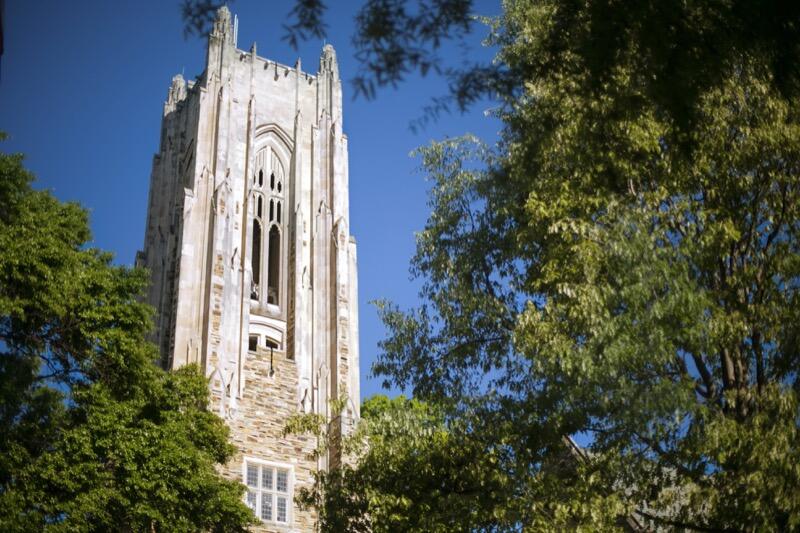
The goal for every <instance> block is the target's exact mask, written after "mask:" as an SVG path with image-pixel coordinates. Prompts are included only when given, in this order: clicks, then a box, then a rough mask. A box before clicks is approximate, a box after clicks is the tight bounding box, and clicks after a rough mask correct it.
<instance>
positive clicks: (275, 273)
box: [267, 226, 281, 305]
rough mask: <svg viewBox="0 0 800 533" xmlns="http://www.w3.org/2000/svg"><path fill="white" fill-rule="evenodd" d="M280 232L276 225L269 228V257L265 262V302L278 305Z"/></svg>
mask: <svg viewBox="0 0 800 533" xmlns="http://www.w3.org/2000/svg"><path fill="white" fill-rule="evenodd" d="M280 257H281V232H280V230H278V227H277V226H272V228H270V230H269V259H268V262H267V303H270V304H273V305H278V302H279V301H280V293H279V289H278V287H280V279H279V278H280V270H281V268H280V264H281V259H280Z"/></svg>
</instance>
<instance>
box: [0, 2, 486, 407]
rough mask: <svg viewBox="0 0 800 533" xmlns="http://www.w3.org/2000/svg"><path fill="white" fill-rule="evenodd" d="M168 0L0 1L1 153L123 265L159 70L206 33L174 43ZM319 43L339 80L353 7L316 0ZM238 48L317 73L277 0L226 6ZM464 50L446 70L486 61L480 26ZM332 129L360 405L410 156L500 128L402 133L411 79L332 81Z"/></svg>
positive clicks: (163, 77)
mask: <svg viewBox="0 0 800 533" xmlns="http://www.w3.org/2000/svg"><path fill="white" fill-rule="evenodd" d="M179 3H180V2H179V0H158V1H155V0H153V1H131V2H123V1H121V0H114V1H95V2H90V1H81V0H76V1H69V2H65V1H63V0H61V1H27V0H8V1H7V2H6V6H5V17H4V19H5V28H4V33H5V53H4V54H3V57H2V70H1V72H0V130H4V131H6V132H7V133H8V134H9V135H10V137H11V138H10V140H9V141H7V142H5V143H3V147H2V149H3V151H6V152H8V151H12V152H23V153H25V154H26V156H27V166H28V168H30V169H31V170H32V171H33V172H34V173H35V174H36V176H37V178H38V182H37V186H38V187H41V188H48V189H50V190H52V191H53V192H54V193H55V194H56V196H58V197H59V198H60V199H62V200H74V201H78V202H80V203H81V204H82V205H83V206H84V207H86V208H88V209H89V210H90V213H91V226H92V231H93V233H94V243H93V244H94V245H95V246H97V247H99V248H103V249H105V250H109V251H111V252H113V253H114V254H115V257H116V261H117V262H118V263H121V264H132V263H133V259H134V256H135V254H136V250H138V249H139V248H141V246H142V241H143V238H144V237H143V235H144V225H145V215H146V208H147V191H148V186H149V179H150V167H151V162H152V157H153V154H154V153H155V151H156V148H157V145H158V140H159V139H158V136H159V127H160V120H161V108H162V105H163V101H164V99H165V98H166V95H167V88H168V87H169V84H170V80H171V79H172V76H173V75H175V74H176V73H180V72H181V71H184V72H185V75H186V77H187V78H192V77H194V76H196V75H197V74H199V73H200V72H201V71H202V68H203V61H204V59H205V45H206V42H205V39H200V38H197V37H190V38H188V39H184V38H183V33H182V29H183V23H182V20H181V17H180V10H179ZM327 4H328V5H329V13H328V18H327V23H328V37H327V41H328V42H329V43H331V44H333V45H334V47H335V48H336V51H337V56H338V58H339V68H340V72H341V75H342V78H343V79H345V80H348V79H349V78H351V77H352V76H353V75H354V74H355V72H356V63H355V59H354V58H353V50H352V47H351V45H350V38H351V35H352V29H353V15H354V13H355V12H356V10H357V8H358V6H359V4H360V2H358V1H357V0H348V1H337V2H327ZM477 4H478V5H477V7H476V12H477V13H478V14H481V15H494V14H496V13H498V12H499V10H500V7H499V1H497V0H495V1H490V0H487V1H485V2H477ZM229 7H230V9H231V11H232V12H233V13H234V14H236V15H238V17H239V35H238V38H239V39H238V46H239V48H241V49H245V50H247V49H249V47H250V44H251V43H252V42H253V41H256V42H257V43H258V53H259V55H261V56H264V57H268V58H270V59H273V60H276V61H279V62H281V63H285V64H288V65H293V64H294V62H295V60H296V59H297V58H298V57H300V58H301V59H302V62H303V66H304V69H306V70H309V71H311V72H315V71H316V66H317V64H318V59H319V53H320V51H321V49H322V44H323V43H322V42H319V41H311V42H307V43H305V44H303V45H302V46H301V48H300V49H299V50H292V49H291V48H290V47H289V46H288V45H287V44H286V43H285V42H284V41H282V40H281V36H282V35H283V29H282V24H284V23H285V21H286V17H287V14H288V13H289V10H290V9H291V7H292V2H291V1H290V0H286V1H273V0H252V1H248V0H236V1H234V2H231V3H230V4H229ZM476 29H477V32H476V33H475V35H474V36H473V37H471V38H470V39H469V40H468V43H467V44H468V45H469V46H468V48H464V47H462V46H450V47H447V48H446V49H445V50H443V51H442V53H441V57H442V58H443V60H444V61H445V62H448V63H449V64H459V63H461V62H462V61H464V60H465V59H469V60H472V59H475V58H483V59H489V58H491V52H490V51H488V50H486V49H482V48H481V46H480V40H481V38H482V37H483V36H484V34H485V30H484V29H483V28H482V27H479V26H476ZM344 92H345V101H344V106H345V108H344V130H345V132H346V133H347V135H348V137H349V146H350V206H351V207H350V209H351V231H352V233H353V234H354V235H355V237H356V239H357V240H358V260H359V306H360V326H361V387H362V397H363V398H366V397H368V396H369V395H372V394H374V393H377V392H381V388H380V384H381V379H379V378H373V377H371V375H370V372H369V369H370V366H371V364H372V362H373V361H374V360H375V357H376V356H377V352H378V347H377V343H378V341H379V340H380V339H381V338H383V336H384V329H383V326H382V324H381V323H380V321H379V320H378V318H377V314H376V312H375V308H374V307H373V306H372V305H370V304H369V302H370V301H371V300H374V299H376V298H388V299H390V300H393V301H395V302H396V303H398V304H399V305H401V306H402V307H409V306H412V305H414V304H415V303H416V292H417V286H416V285H415V284H412V283H411V282H410V281H409V275H408V264H409V259H410V258H411V256H412V254H413V253H414V232H415V231H418V230H420V229H422V227H423V226H424V224H425V220H426V218H427V215H428V207H427V205H426V188H427V184H426V182H425V179H424V175H422V174H421V173H420V172H418V171H417V168H418V166H419V161H418V160H414V159H412V158H411V157H409V153H410V152H411V150H413V149H414V148H416V147H417V146H420V145H422V144H426V143H428V142H429V141H430V140H431V139H441V138H444V137H446V136H457V135H461V134H463V133H465V132H471V133H475V134H477V135H479V136H481V137H483V138H484V139H487V140H493V139H495V138H496V132H497V130H498V128H499V125H498V123H497V122H496V121H494V120H491V119H487V118H485V116H484V114H483V111H484V110H485V107H486V106H477V107H475V108H474V109H473V110H471V111H470V113H468V114H466V115H463V116H462V115H451V116H444V117H442V118H441V119H440V120H439V121H438V122H437V123H435V124H432V125H431V126H429V127H428V128H427V129H426V130H424V131H421V132H417V133H413V132H412V131H411V130H410V129H409V122H410V121H411V120H412V119H414V118H417V117H419V116H420V115H421V113H422V108H423V106H424V105H426V104H428V103H430V99H431V98H432V97H435V96H441V95H443V94H444V93H445V92H446V87H445V84H444V82H443V81H442V80H441V79H437V78H436V77H430V76H429V77H428V78H419V77H413V78H411V79H409V80H407V81H406V82H405V83H403V84H401V85H400V86H399V87H398V88H397V89H384V90H382V91H380V92H379V93H378V96H377V98H376V99H375V100H372V101H366V100H364V99H363V98H360V99H358V100H353V99H352V94H353V91H352V89H351V87H350V86H349V85H345V86H344Z"/></svg>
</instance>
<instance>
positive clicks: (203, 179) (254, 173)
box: [137, 7, 359, 532]
mask: <svg viewBox="0 0 800 533" xmlns="http://www.w3.org/2000/svg"><path fill="white" fill-rule="evenodd" d="M234 28H235V22H234V23H233V24H232V22H231V15H230V12H229V11H228V9H227V8H225V7H223V8H221V9H220V10H219V11H218V13H217V17H216V21H215V22H214V26H213V30H212V32H211V34H210V36H209V38H208V56H207V61H206V70H205V72H204V73H203V74H201V75H200V77H199V78H198V79H197V81H196V82H192V81H189V82H188V83H187V82H185V81H184V79H183V77H182V76H175V77H174V78H173V80H172V86H171V87H170V89H169V94H168V97H167V101H166V103H165V104H164V114H163V120H162V127H161V144H160V149H159V152H158V154H157V155H156V156H155V157H154V159H153V170H152V176H151V182H150V198H149V206H148V212H147V228H146V232H145V242H144V250H143V251H142V252H140V253H139V254H138V256H137V263H138V264H140V265H142V266H146V267H147V268H148V269H149V270H150V272H151V276H152V283H151V286H150V290H149V294H148V300H149V302H150V303H151V304H152V305H153V306H155V308H156V310H157V319H156V320H157V325H156V331H155V333H154V339H155V341H156V342H157V343H158V345H159V347H160V349H161V354H162V358H163V365H164V366H165V367H166V368H168V369H172V368H177V367H180V366H182V365H185V364H191V363H193V364H197V365H199V366H200V367H201V368H202V369H203V370H204V371H205V374H206V376H207V377H208V379H209V386H210V388H211V396H212V404H213V408H214V409H216V410H217V412H218V413H219V414H220V416H223V417H224V418H225V420H226V421H227V423H228V424H229V426H230V428H231V436H232V439H233V442H234V444H235V445H236V447H237V448H238V453H237V455H236V457H235V458H234V459H233V461H232V462H231V463H230V464H228V465H226V466H225V468H224V472H225V474H226V475H228V476H230V477H231V478H234V479H238V480H240V481H242V482H243V483H245V484H246V485H247V486H248V492H247V496H246V499H247V503H248V504H249V505H250V507H251V508H252V509H253V510H254V512H255V513H256V515H257V516H258V517H259V518H261V520H262V525H261V526H260V527H259V529H260V530H264V531H284V532H285V531H310V530H313V529H314V523H315V516H314V514H313V511H301V510H300V509H298V507H297V505H296V504H294V503H293V499H292V497H293V494H295V493H296V492H297V490H298V489H299V488H300V487H302V486H308V485H309V484H310V483H311V482H312V474H313V472H314V471H315V470H317V469H324V468H329V467H331V466H335V465H336V463H337V462H338V461H340V460H341V459H340V453H339V450H337V449H336V448H335V447H334V448H333V449H332V450H331V452H329V453H328V455H327V456H325V457H322V458H320V459H313V458H311V457H310V453H311V452H312V451H313V450H314V449H315V447H316V445H317V442H316V440H315V439H313V438H311V437H309V436H297V435H288V436H285V435H284V434H283V429H284V427H285V423H286V419H287V417H289V416H290V415H292V414H293V413H297V412H316V413H319V414H322V415H324V416H325V417H327V420H329V421H330V427H331V428H332V429H331V432H332V434H333V435H334V436H335V435H341V434H342V433H346V432H347V431H349V428H350V427H351V426H352V424H353V422H354V420H355V419H356V418H357V417H358V416H359V372H358V308H357V298H356V295H357V285H356V245H355V240H354V239H353V237H352V236H351V235H350V228H349V205H348V163H347V137H346V136H345V135H344V134H343V133H342V88H341V81H340V79H339V72H338V66H337V62H336V54H335V52H334V50H333V48H332V47H331V46H330V45H327V46H325V47H324V49H323V51H322V55H321V57H320V62H319V71H318V72H317V74H316V75H310V74H306V73H304V72H302V71H301V69H300V61H299V60H298V62H297V64H296V65H295V67H293V68H291V67H288V66H285V65H281V64H278V63H276V62H274V61H270V60H266V59H264V58H261V57H258V56H257V55H256V47H255V45H253V46H252V48H251V49H250V51H249V52H244V51H242V50H238V49H237V48H236V37H235V35H236V30H235V29H234ZM343 397H346V398H348V400H347V403H346V407H345V409H344V412H343V413H342V414H341V415H336V413H332V412H331V402H332V400H335V399H338V398H343Z"/></svg>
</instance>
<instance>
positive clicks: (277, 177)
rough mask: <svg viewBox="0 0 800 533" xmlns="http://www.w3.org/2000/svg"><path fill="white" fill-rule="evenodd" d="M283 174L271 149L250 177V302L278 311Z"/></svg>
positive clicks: (263, 152)
mask: <svg viewBox="0 0 800 533" xmlns="http://www.w3.org/2000/svg"><path fill="white" fill-rule="evenodd" d="M284 189H285V187H284V170H283V164H282V163H281V160H280V159H279V158H278V156H277V154H275V152H273V151H272V150H271V149H264V150H261V151H260V152H259V153H258V156H257V157H256V172H255V173H254V174H253V196H252V198H253V215H254V216H253V230H252V244H251V250H252V255H251V268H252V271H253V286H252V290H251V296H250V297H251V298H252V299H253V300H256V301H257V302H259V303H266V304H269V305H274V306H278V307H280V305H281V270H282V269H281V265H282V263H283V261H282V255H281V254H282V251H283V250H282V248H283V247H282V240H283V231H284V229H283V228H284V225H283V223H284V220H283V219H284V218H285V216H284V213H283V211H284V208H283V205H284Z"/></svg>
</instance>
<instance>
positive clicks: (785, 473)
mask: <svg viewBox="0 0 800 533" xmlns="http://www.w3.org/2000/svg"><path fill="white" fill-rule="evenodd" d="M666 4H670V5H671V4H672V3H670V2H667V3H666ZM739 4H744V3H739ZM736 5H738V4H737V3H727V2H726V3H719V5H717V3H712V4H708V3H703V5H702V6H701V5H700V4H699V3H697V4H695V3H685V2H683V3H680V6H677V5H676V6H673V7H675V8H676V9H677V13H678V15H674V16H676V17H678V19H679V20H678V22H676V23H675V24H674V25H672V26H670V25H667V28H666V29H664V30H663V31H662V33H660V34H658V33H653V32H655V29H654V28H655V26H656V25H657V23H659V22H660V21H661V20H667V21H669V20H672V18H671V17H673V15H670V17H667V18H666V19H663V18H659V16H658V13H661V9H662V3H658V5H657V7H654V6H656V4H652V3H634V5H630V4H629V3H626V4H624V5H623V4H617V3H614V4H607V3H605V2H589V3H586V2H581V3H571V2H530V1H527V2H526V1H516V2H506V3H505V4H504V14H503V15H502V17H501V18H500V20H499V21H497V23H496V25H495V29H494V35H493V39H494V42H495V43H496V44H497V45H498V46H499V47H500V53H499V56H498V59H497V61H498V63H499V64H502V65H504V66H505V68H506V69H507V70H506V72H508V73H509V75H510V76H511V78H509V79H511V80H513V83H512V84H511V86H510V87H511V89H510V90H509V91H507V92H505V93H502V94H501V95H500V96H501V97H502V107H501V111H500V112H499V116H500V118H501V119H502V121H503V124H504V127H503V130H502V133H501V141H500V143H499V145H498V146H496V147H486V146H483V145H481V144H480V143H478V142H477V141H475V140H474V139H470V138H464V139H457V140H449V141H445V142H441V143H434V144H432V145H431V146H429V147H427V148H424V149H422V150H421V155H422V159H423V165H424V167H425V169H426V171H427V172H428V174H429V175H430V177H431V179H432V189H431V200H430V202H431V211H432V213H431V216H430V218H429V220H428V223H427V225H426V227H425V229H424V230H423V231H422V232H421V233H420V234H419V236H418V246H417V254H416V256H415V258H414V260H413V266H412V271H413V272H414V273H415V274H417V275H418V276H420V277H422V278H423V279H424V282H425V283H424V287H423V289H422V293H421V296H422V300H423V302H424V303H423V304H422V305H421V306H420V307H419V308H418V309H416V310H412V311H409V312H401V311H400V310H398V309H396V308H395V307H393V306H391V305H389V304H383V306H382V308H381V309H382V315H383V318H384V321H385V323H386V324H387V326H388V328H389V330H390V335H389V337H388V338H387V340H386V341H385V342H384V343H383V345H382V349H383V353H382V354H381V356H380V359H379V361H378V363H377V365H376V366H375V368H374V370H375V371H376V372H377V373H378V374H381V375H384V376H386V378H387V381H388V383H390V384H393V385H396V386H399V387H410V388H411V390H413V392H414V395H415V397H418V398H420V399H422V400H426V401H430V402H433V403H435V404H437V405H446V406H448V407H449V408H450V411H449V412H450V413H451V414H450V416H459V417H462V418H464V419H465V420H469V421H470V427H471V428H472V430H473V431H475V432H485V434H486V435H491V436H492V438H493V439H494V442H495V443H496V446H497V447H498V449H500V450H503V453H500V454H499V457H503V458H505V459H506V460H505V461H504V462H502V463H501V467H502V468H503V469H504V470H505V471H507V472H513V473H514V475H511V476H510V477H509V479H511V480H513V481H514V483H515V487H514V489H513V490H510V491H509V493H508V494H509V508H511V509H513V508H516V507H517V506H516V505H515V504H514V503H513V502H512V501H511V499H512V498H518V497H519V495H520V494H522V495H524V496H523V497H525V498H529V500H527V504H528V507H527V508H528V509H529V510H530V511H531V512H529V513H527V514H526V513H524V512H520V513H519V514H518V516H517V521H518V523H519V524H522V525H523V526H529V527H538V526H537V524H539V525H542V524H547V523H549V524H551V525H552V524H553V523H556V524H558V523H561V524H564V525H566V524H570V526H569V527H574V528H579V527H581V526H585V527H595V526H593V525H592V524H594V525H597V524H601V523H605V524H608V525H609V527H617V526H616V525H615V524H617V523H616V522H615V517H616V518H618V517H620V516H625V515H627V514H630V513H633V514H634V515H635V516H636V517H638V519H639V520H640V521H641V522H643V523H645V524H647V523H650V524H651V525H660V526H663V527H685V528H689V529H697V530H742V529H744V530H751V531H755V530H759V531H761V530H776V531H777V530H789V529H794V528H797V527H800V489H798V487H800V469H798V468H797V464H798V459H800V457H798V454H800V449H799V446H800V438H798V437H799V436H798V423H797V420H798V414H800V411H798V398H797V395H798V392H800V376H798V373H797V368H798V367H799V363H800V360H798V356H799V355H800V353H799V352H798V349H797V346H798V343H797V340H798V334H799V333H800V330H798V327H799V326H798V325H799V324H800V321H798V318H800V317H798V308H799V307H798V301H797V298H798V294H797V291H798V284H800V254H799V253H798V252H799V251H800V250H798V246H799V245H800V240H798V237H799V235H798V232H799V231H800V179H798V177H799V176H800V123H799V122H798V111H800V108H799V107H798V99H797V97H796V94H795V93H794V92H793V91H794V89H793V88H792V83H788V82H787V80H788V79H790V78H791V77H792V76H794V74H793V73H792V71H791V69H789V70H783V67H782V66H780V65H784V66H785V65H786V64H787V62H788V63H791V64H793V65H794V64H796V59H797V57H796V51H797V48H796V42H794V43H793V44H792V46H790V47H788V48H787V49H786V50H784V51H782V52H781V54H782V55H781V54H778V52H777V51H776V50H775V49H774V47H773V45H772V44H770V43H774V42H776V40H780V39H782V38H783V36H785V34H786V32H788V31H790V30H789V29H786V28H789V27H790V26H791V27H794V26H792V24H791V21H786V20H782V19H780V18H779V17H777V16H773V15H769V16H768V17H767V20H768V21H770V20H771V21H772V23H773V24H774V27H773V30H774V31H775V32H776V33H775V35H772V36H768V35H766V34H762V35H761V38H762V39H761V40H760V41H759V40H756V41H755V42H751V39H750V38H751V37H752V35H751V33H749V32H752V31H766V30H765V29H764V27H762V26H760V25H758V24H757V25H756V28H755V29H750V30H748V32H744V33H743V30H741V26H740V25H736V24H733V25H731V26H729V27H728V30H729V31H730V32H731V34H730V35H726V36H725V38H723V37H722V36H720V37H719V38H718V39H716V38H715V39H714V40H712V41H710V42H708V43H706V41H705V40H704V39H706V38H709V39H710V38H713V37H714V35H716V33H714V31H712V29H713V28H722V27H723V26H721V24H722V22H721V21H732V20H734V18H731V17H734V16H740V15H741V13H743V11H741V10H739V9H738V8H736V9H734V8H735V7H736ZM653 9H655V10H656V12H655V13H654V12H652V10H653ZM665 9H666V8H665ZM767 9H768V10H769V9H772V8H767ZM775 9H778V8H777V7H776V8H775ZM623 10H628V11H629V14H624V13H622V11H623ZM793 20H796V18H795V19H793ZM765 24H766V23H765ZM648 28H650V29H648ZM780 28H784V29H785V31H782V30H781V31H779V30H780ZM651 30H652V31H651ZM740 30H741V31H740ZM719 31H722V30H721V29H720V30H719ZM792 31H793V30H792ZM664 32H667V33H669V34H670V35H673V33H674V32H678V34H679V35H681V36H682V38H681V39H676V38H675V39H672V40H667V41H665V40H664V38H665V37H664V35H665V34H664ZM670 32H673V33H670ZM659 35H660V36H661V38H659V37H658V36H659ZM691 35H695V36H696V37H697V38H698V39H699V41H697V42H695V41H692V40H691V39H689V37H690V36H691ZM701 36H702V39H701V38H700V37H701ZM684 38H685V39H689V40H688V41H686V43H689V44H690V45H691V46H688V50H687V49H684V50H679V48H680V46H679V45H680V44H682V43H684V41H683V39H684ZM608 39H610V41H609V42H610V45H609V46H600V44H602V43H604V42H606V40H608ZM692 43H694V44H692ZM745 44H747V46H745ZM673 48H675V50H673ZM715 48H716V49H715ZM712 49H715V50H712ZM792 50H794V51H792ZM670 51H671V52H670ZM712 51H713V52H714V53H712ZM667 52H670V54H672V55H669V54H668V55H667V56H662V55H659V54H662V53H667ZM784 52H785V53H784ZM680 58H683V59H680ZM673 68H677V69H678V70H677V71H674V72H673V71H671V70H670V69H673ZM667 72H672V74H674V76H672V77H664V76H665V73H667ZM695 73H696V74H698V76H695V78H696V79H694V80H691V79H688V78H691V77H693V76H694V74H695ZM700 74H702V76H701V75H700ZM675 76H686V77H687V79H684V78H681V79H677V80H676V78H675ZM670 91H674V93H671V92H670ZM676 95H677V98H679V99H680V102H679V104H680V105H675V102H671V99H672V98H673V97H676ZM576 434H577V435H582V436H584V437H585V438H586V440H587V442H588V452H589V453H588V454H587V455H586V462H585V464H582V465H581V466H580V467H579V468H578V469H577V471H576V474H575V477H574V478H573V480H574V483H568V484H566V485H564V486H562V487H558V486H555V489H556V490H549V489H548V490H544V488H545V487H549V488H552V487H553V485H550V484H549V483H550V481H548V480H549V472H550V469H549V467H548V465H550V464H552V463H553V461H554V460H555V458H556V457H557V456H558V454H560V453H562V452H561V451H559V448H558V446H557V443H558V441H559V440H560V439H561V436H562V435H576ZM523 472H524V473H525V475H522V474H521V473H523ZM554 520H555V522H554Z"/></svg>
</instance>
